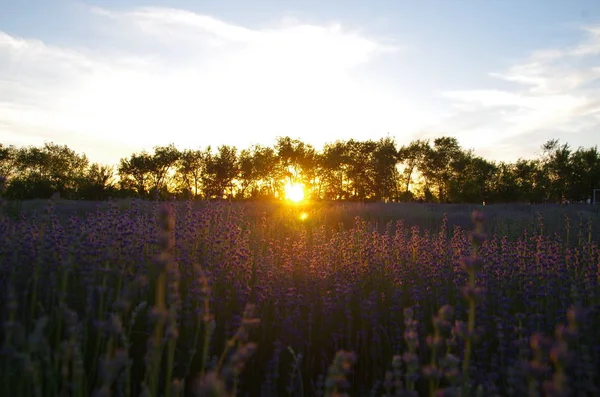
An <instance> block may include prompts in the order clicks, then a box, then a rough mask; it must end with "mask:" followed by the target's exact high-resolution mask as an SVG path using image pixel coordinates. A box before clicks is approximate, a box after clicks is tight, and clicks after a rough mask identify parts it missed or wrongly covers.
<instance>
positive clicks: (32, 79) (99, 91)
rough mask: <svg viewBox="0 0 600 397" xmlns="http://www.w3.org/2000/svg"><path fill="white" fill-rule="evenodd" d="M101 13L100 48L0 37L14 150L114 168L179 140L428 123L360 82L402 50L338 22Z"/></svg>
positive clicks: (320, 136)
mask: <svg viewBox="0 0 600 397" xmlns="http://www.w3.org/2000/svg"><path fill="white" fill-rule="evenodd" d="M90 11H91V12H90V14H91V16H92V18H93V20H92V25H91V26H93V31H94V32H95V33H96V34H99V35H100V40H99V41H97V42H101V45H97V46H96V47H93V46H92V45H91V44H90V47H88V48H83V47H75V46H69V47H66V46H55V45H52V44H50V43H48V42H45V41H42V40H39V39H35V38H23V37H15V36H12V35H9V34H7V33H3V32H0V132H1V133H2V134H3V136H8V135H7V134H8V133H10V134H12V135H11V136H13V137H14V136H15V134H19V135H20V138H18V142H14V143H17V144H21V142H33V141H36V139H37V142H39V143H41V142H43V140H48V139H47V138H48V135H50V136H52V137H54V139H52V140H54V141H56V142H57V143H66V144H69V145H70V146H72V147H74V148H78V147H81V150H82V151H84V152H86V153H87V154H88V155H89V156H90V157H91V158H92V159H98V160H100V161H105V162H110V163H115V162H116V161H118V158H119V157H123V156H127V155H128V154H130V153H131V151H132V148H135V149H134V150H141V149H143V148H146V149H149V148H151V147H152V146H154V145H159V144H167V143H169V142H175V143H176V144H177V145H179V146H180V147H198V146H204V145H208V144H212V145H218V144H234V145H237V146H238V147H245V146H247V145H249V144H251V143H255V142H261V143H267V144H271V143H272V142H273V141H274V138H275V136H279V135H291V136H298V137H302V139H305V140H306V141H308V142H312V143H314V144H315V145H320V144H322V143H324V142H326V141H330V140H333V139H338V138H348V137H351V136H353V137H357V138H361V137H365V138H366V137H373V135H374V134H375V135H376V136H378V137H379V136H383V135H384V134H385V132H387V131H389V128H390V125H398V124H399V122H400V121H399V116H398V114H399V113H400V114H402V113H404V114H405V115H404V116H402V118H403V119H402V122H403V123H404V124H405V128H416V127H417V126H420V125H421V124H422V123H423V120H427V119H428V117H427V114H424V113H422V112H421V113H420V112H419V110H418V109H415V107H414V106H411V105H410V104H409V103H408V102H404V101H401V100H399V99H398V98H396V97H394V96H392V95H391V94H390V93H389V92H386V91H385V90H382V89H380V88H378V87H377V86H374V85H370V84H368V83H366V82H365V81H364V80H361V79H360V78H359V77H358V76H359V74H360V73H361V72H363V69H364V68H368V67H369V66H370V65H371V64H373V63H374V62H377V60H378V58H379V57H383V56H390V55H392V56H393V55H394V54H395V53H397V51H398V47H395V46H390V45H389V44H387V43H386V42H385V41H384V40H379V39H374V38H370V37H368V36H367V35H365V34H363V33H362V32H360V31H353V30H349V29H347V28H345V27H344V26H343V25H341V24H339V23H332V24H324V25H315V24H303V23H300V22H298V21H293V20H289V19H288V20H283V21H281V22H280V23H278V24H274V25H272V26H267V27H262V28H252V29H251V28H248V27H243V26H239V25H236V24H233V23H230V22H225V21H222V20H220V19H217V18H214V17H212V16H208V15H201V14H197V13H193V12H190V11H185V10H179V9H171V8H137V9H132V10H128V11H112V10H107V9H100V8H92V9H90ZM98 141H102V142H104V143H103V144H102V145H96V144H94V145H93V146H91V147H90V146H86V144H85V142H98ZM107 146H109V147H111V148H112V149H111V150H110V151H109V152H107V151H106V147H107Z"/></svg>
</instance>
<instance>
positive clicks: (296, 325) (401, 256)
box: [0, 200, 600, 397]
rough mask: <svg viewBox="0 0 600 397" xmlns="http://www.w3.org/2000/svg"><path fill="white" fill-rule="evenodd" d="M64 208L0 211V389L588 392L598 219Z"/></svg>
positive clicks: (144, 206)
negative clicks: (515, 220)
mask: <svg viewBox="0 0 600 397" xmlns="http://www.w3.org/2000/svg"><path fill="white" fill-rule="evenodd" d="M67 204H68V205H71V206H75V205H76V204H75V203H70V204H69V203H68V202H67V203H65V202H64V201H62V200H61V201H53V202H51V203H50V205H49V206H48V207H47V209H46V210H45V211H38V212H35V211H33V212H31V211H30V212H27V213H26V214H25V213H24V212H23V213H20V214H18V215H17V216H15V214H13V213H9V211H8V210H7V209H6V208H5V209H4V210H1V211H2V212H1V213H2V215H3V216H1V217H0V293H1V294H2V299H1V300H0V314H1V316H2V327H1V329H0V346H1V354H0V371H1V373H2V385H1V386H0V393H1V394H2V395H6V396H17V397H19V396H58V395H73V396H87V395H97V396H105V395H115V396H140V395H148V396H170V397H174V396H187V395H199V396H209V395H213V396H234V395H252V396H254V395H256V396H278V395H279V396H313V395H315V396H316V395H332V396H333V395H349V396H382V395H385V396H392V395H394V396H421V395H423V396H457V395H464V396H476V395H485V396H495V395H498V396H522V395H536V396H558V395H577V394H578V393H579V394H581V395H596V394H598V390H599V388H600V381H599V380H598V379H600V372H599V370H598V368H600V344H599V342H598V341H599V340H600V334H599V333H598V332H599V331H598V330H599V329H600V320H599V318H600V317H598V305H599V303H600V298H599V297H600V294H598V291H599V289H598V287H599V284H600V277H599V274H600V249H599V248H598V241H597V238H596V237H595V236H597V230H596V225H597V224H598V221H599V220H600V218H598V214H594V213H591V212H590V213H583V212H580V211H579V212H580V213H571V214H568V217H566V218H565V217H564V214H563V215H560V216H558V215H553V214H551V213H547V212H544V214H543V216H538V215H537V214H535V213H534V212H531V213H528V215H527V216H529V217H530V218H531V222H530V223H525V222H522V223H511V222H509V221H508V220H507V219H508V218H507V219H504V220H502V222H500V221H499V220H498V219H499V217H500V216H501V214H500V213H497V212H494V211H495V210H494V207H493V206H486V212H487V211H490V212H491V215H489V216H488V215H487V214H486V219H485V225H486V231H487V235H484V234H483V222H484V218H483V216H482V214H481V213H479V212H476V213H475V214H474V215H473V216H472V221H473V222H474V223H475V229H474V230H473V231H468V230H467V229H468V226H465V225H467V224H468V222H467V221H466V220H464V221H463V220H460V219H458V218H457V215H456V214H452V213H451V214H449V215H446V216H442V214H439V219H437V220H436V218H435V217H436V216H438V215H436V214H432V213H431V212H427V214H424V215H423V222H422V223H421V224H419V222H418V217H417V216H420V215H419V214H416V215H415V214H413V213H410V214H406V216H405V219H401V220H400V219H397V220H394V221H385V222H384V223H381V222H379V221H378V220H376V219H373V216H372V215H373V214H369V213H368V212H366V213H365V215H366V216H365V217H358V218H356V217H355V216H354V214H353V217H352V219H351V220H349V219H342V213H341V212H340V210H339V209H336V208H335V207H332V208H329V209H327V208H323V209H319V208H314V209H305V211H306V212H307V213H308V214H309V216H308V218H306V219H301V218H300V217H299V216H298V214H295V213H294V212H293V211H292V210H291V209H289V208H287V209H286V208H285V207H279V206H277V205H273V207H271V208H269V207H266V206H265V205H263V204H260V205H259V204H257V205H256V206H253V205H251V204H248V205H245V206H242V205H237V204H228V203H219V202H216V203H200V204H193V203H176V202H175V203H169V204H168V205H166V206H163V205H161V204H160V203H147V202H142V201H139V200H133V201H128V202H112V203H109V204H108V205H105V204H103V205H99V206H98V208H97V209H96V210H93V211H91V212H78V211H72V210H68V206H67ZM11 211H12V210H11ZM411 211H412V210H411ZM509 214H510V215H511V216H512V214H513V213H509ZM386 217H390V215H389V214H387V215H386ZM463 217H464V218H468V216H467V215H466V214H463ZM575 219H578V222H574V220H575ZM557 222H562V224H557ZM458 223H460V224H462V225H463V226H460V225H458ZM500 224H502V226H501V227H500V226H499V225H500ZM434 225H436V227H434ZM574 225H577V226H574ZM517 227H520V228H521V229H520V232H519V233H515V232H514V231H515V230H516V228H517ZM573 227H575V228H577V230H576V231H574V232H573V231H571V229H572V228H573ZM508 230H510V231H511V232H510V233H504V231H508ZM575 235H576V236H577V238H575ZM484 291H485V299H483V297H484ZM258 319H260V321H258ZM561 324H564V325H561Z"/></svg>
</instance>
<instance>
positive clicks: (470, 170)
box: [0, 136, 600, 203]
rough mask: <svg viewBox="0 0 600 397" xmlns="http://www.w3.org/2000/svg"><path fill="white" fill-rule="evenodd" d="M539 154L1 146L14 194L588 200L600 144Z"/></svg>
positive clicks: (343, 145) (0, 159)
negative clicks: (120, 152)
mask: <svg viewBox="0 0 600 397" xmlns="http://www.w3.org/2000/svg"><path fill="white" fill-rule="evenodd" d="M541 149H542V154H541V155H540V156H539V157H538V158H535V159H522V158H521V159H518V160H516V161H514V162H494V161H489V160H487V159H485V158H483V157H481V156H478V155H476V154H475V153H474V151H473V150H468V149H465V148H463V147H461V146H460V144H459V142H458V140H457V139H456V138H453V137H447V136H443V137H439V138H436V139H433V140H422V139H420V140H415V141H412V142H410V143H408V144H405V145H401V146H400V145H398V144H397V143H396V142H395V141H394V140H393V139H392V138H390V137H386V138H381V139H379V140H366V141H357V140H354V139H350V140H347V141H335V142H330V143H328V144H326V145H325V146H324V147H323V148H322V150H320V151H319V150H317V149H315V148H314V147H313V146H312V145H310V144H307V143H305V142H302V141H301V140H299V139H292V138H290V137H279V138H277V139H276V142H275V144H274V145H273V146H272V147H269V146H263V145H253V146H251V147H249V148H245V149H242V150H239V149H238V148H236V147H234V146H228V145H221V146H219V147H217V148H212V147H210V146H208V147H206V148H204V149H202V148H197V149H184V150H179V149H178V148H177V147H175V145H174V144H170V145H168V146H156V147H154V148H153V151H152V152H146V151H142V152H139V153H132V154H131V155H130V156H129V157H126V158H122V159H121V160H120V161H119V164H118V165H116V166H110V165H104V164H98V163H90V161H89V160H88V158H87V157H86V156H85V155H84V154H78V153H76V152H74V151H73V150H71V149H70V148H68V147H67V146H65V145H62V146H61V145H57V144H54V143H46V144H44V145H43V146H41V147H34V146H28V147H20V148H18V147H15V146H7V145H3V144H0V178H1V179H2V180H3V181H4V183H5V185H6V188H5V190H6V191H5V195H6V196H7V197H8V198H14V199H30V198H47V197H50V196H51V195H52V194H53V193H55V192H58V193H60V195H61V197H65V198H71V199H87V200H102V199H106V198H108V197H131V196H134V197H145V198H167V197H173V196H175V197H179V198H188V199H220V198H232V199H258V198H270V199H278V198H282V197H283V196H284V187H285V185H286V184H290V183H293V184H301V185H303V186H304V187H305V189H306V191H307V193H308V197H309V198H311V199H316V200H319V199H323V200H374V201H379V200H384V201H413V200H423V201H430V202H451V203H459V202H466V203H478V202H482V201H486V202H488V203H494V202H535V203H539V202H563V201H565V200H571V201H585V200H587V199H588V198H590V196H591V194H592V191H593V189H598V188H600V154H599V152H598V149H597V147H591V148H581V147H580V148H577V149H573V148H571V147H570V145H569V144H567V143H561V142H559V141H558V140H550V141H548V142H546V143H545V144H544V145H542V147H541Z"/></svg>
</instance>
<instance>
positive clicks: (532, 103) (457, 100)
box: [442, 27, 600, 158]
mask: <svg viewBox="0 0 600 397" xmlns="http://www.w3.org/2000/svg"><path fill="white" fill-rule="evenodd" d="M582 30H583V32H584V33H585V34H586V38H585V39H584V40H582V41H581V42H580V43H579V44H577V45H575V46H573V47H571V48H563V49H548V50H541V51H535V52H533V53H532V54H531V56H530V57H529V58H528V59H526V60H524V61H523V62H521V63H518V64H516V65H513V66H512V67H509V68H508V69H507V70H505V71H503V72H494V73H490V76H491V77H493V78H494V79H496V80H497V81H498V82H505V83H513V84H516V86H513V87H514V88H512V89H506V88H504V89H478V90H454V91H447V92H443V93H442V96H443V97H444V98H446V99H448V100H449V101H450V102H451V105H452V106H453V108H454V109H455V112H454V114H453V115H452V117H450V118H448V119H447V122H449V124H450V125H455V126H459V125H461V120H462V119H464V118H465V117H468V118H470V119H471V121H472V126H471V129H470V130H461V131H460V132H459V133H458V135H459V136H461V135H462V136H463V137H465V138H466V139H464V140H466V141H469V140H470V139H476V137H477V136H481V134H482V131H487V133H486V135H485V136H486V139H487V145H488V146H492V145H499V147H504V149H502V150H503V152H502V153H498V152H497V153H496V155H495V156H492V157H496V158H514V150H515V148H518V147H519V145H522V144H524V145H525V146H527V147H528V148H530V147H531V140H532V139H534V140H535V142H536V145H537V146H538V147H539V145H541V144H542V143H543V142H544V141H540V140H539V139H550V138H552V137H553V136H552V134H553V133H554V134H557V133H560V135H562V136H564V135H570V138H574V141H575V142H572V141H571V140H570V139H569V138H568V139H567V140H569V141H571V142H570V143H574V144H575V145H583V146H592V145H595V144H596V142H594V140H593V138H592V136H593V135H591V134H589V131H590V127H591V126H595V127H596V128H597V127H600V125H599V123H598V121H599V116H600V101H599V100H598V98H599V97H600V96H599V95H600V87H599V86H598V82H599V79H600V67H599V66H598V65H599V64H600V62H599V61H600V57H599V55H600V28H598V27H587V28H584V29H582ZM478 113H479V114H481V117H475V119H476V121H474V120H473V115H474V114H478ZM555 136H556V135H555ZM480 141H481V139H480ZM507 142H512V143H513V145H512V147H511V146H509V145H507Z"/></svg>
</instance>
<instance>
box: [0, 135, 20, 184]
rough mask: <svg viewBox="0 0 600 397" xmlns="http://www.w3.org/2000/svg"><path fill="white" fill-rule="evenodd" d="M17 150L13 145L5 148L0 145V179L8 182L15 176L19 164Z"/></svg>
mask: <svg viewBox="0 0 600 397" xmlns="http://www.w3.org/2000/svg"><path fill="white" fill-rule="evenodd" d="M16 157H17V148H16V147H15V146H13V145H10V146H4V145H3V144H1V143H0V179H2V180H3V181H5V182H8V180H9V179H11V178H12V176H13V175H14V173H15V171H16V169H17V164H16Z"/></svg>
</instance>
